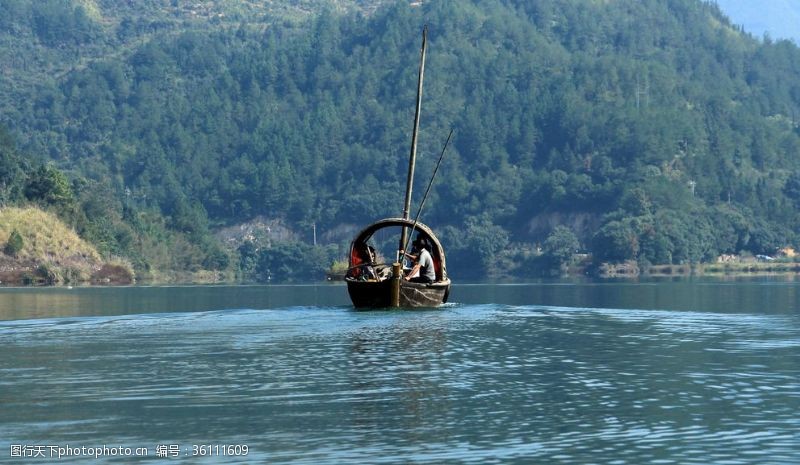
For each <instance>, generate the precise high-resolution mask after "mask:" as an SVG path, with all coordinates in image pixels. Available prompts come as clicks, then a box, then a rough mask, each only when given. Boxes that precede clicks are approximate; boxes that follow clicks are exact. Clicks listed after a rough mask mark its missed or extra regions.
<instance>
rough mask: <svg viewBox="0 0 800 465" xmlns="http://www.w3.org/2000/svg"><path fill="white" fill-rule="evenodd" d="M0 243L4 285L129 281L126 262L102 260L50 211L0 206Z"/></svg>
mask: <svg viewBox="0 0 800 465" xmlns="http://www.w3.org/2000/svg"><path fill="white" fill-rule="evenodd" d="M14 236H16V239H15V238H14ZM0 244H6V247H5V249H4V251H3V253H2V254H0V280H2V282H4V283H6V284H9V283H10V284H19V283H23V284H34V283H47V284H55V283H63V282H87V281H92V280H93V281H95V282H108V281H111V279H112V278H113V279H114V281H115V282H123V283H130V282H131V280H132V278H133V274H132V270H131V267H130V265H129V264H126V263H125V262H124V261H121V260H117V261H116V262H114V263H107V262H105V261H104V260H103V259H102V258H101V256H100V254H99V253H98V252H97V250H96V249H95V248H94V247H93V246H92V245H91V244H89V243H87V242H86V241H85V240H83V239H81V238H80V237H79V236H78V235H77V233H75V231H74V230H72V229H71V228H69V227H67V226H66V225H65V224H64V223H63V222H62V221H61V220H59V219H58V218H57V217H56V216H55V215H54V214H51V213H47V212H45V211H42V210H40V209H38V208H35V207H28V208H15V207H8V208H0ZM15 244H16V245H15Z"/></svg>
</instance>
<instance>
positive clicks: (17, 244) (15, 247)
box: [3, 229, 25, 257]
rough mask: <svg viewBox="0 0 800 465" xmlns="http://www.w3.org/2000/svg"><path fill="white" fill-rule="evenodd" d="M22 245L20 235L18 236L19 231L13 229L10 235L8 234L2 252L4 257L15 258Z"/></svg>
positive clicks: (23, 243)
mask: <svg viewBox="0 0 800 465" xmlns="http://www.w3.org/2000/svg"><path fill="white" fill-rule="evenodd" d="M24 245H25V242H24V241H23V240H22V235H20V233H19V231H17V230H16V229H15V230H13V231H11V234H9V236H8V242H7V243H6V246H5V248H4V249H3V251H4V252H5V253H6V255H10V256H12V257H16V256H17V254H18V253H19V252H20V251H21V250H22V247H23V246H24Z"/></svg>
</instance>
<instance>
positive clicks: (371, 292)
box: [345, 28, 450, 308]
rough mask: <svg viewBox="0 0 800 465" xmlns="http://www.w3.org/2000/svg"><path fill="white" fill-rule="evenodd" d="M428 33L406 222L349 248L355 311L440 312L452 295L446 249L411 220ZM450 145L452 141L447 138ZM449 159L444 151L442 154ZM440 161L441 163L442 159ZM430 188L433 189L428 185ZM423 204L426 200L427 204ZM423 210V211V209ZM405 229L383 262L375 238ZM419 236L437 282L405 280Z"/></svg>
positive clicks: (364, 234) (380, 224)
mask: <svg viewBox="0 0 800 465" xmlns="http://www.w3.org/2000/svg"><path fill="white" fill-rule="evenodd" d="M426 47H427V28H426V29H424V30H423V32H422V50H421V51H420V65H419V79H418V81H417V105H416V111H415V113H414V131H413V133H412V137H411V153H410V155H409V161H408V176H407V181H406V196H405V206H404V208H403V216H402V217H401V218H386V219H382V220H379V221H376V222H375V223H372V224H370V225H369V226H367V227H366V228H364V229H363V230H362V231H361V232H360V233H359V234H358V235H357V236H356V237H355V239H353V242H352V243H351V244H350V257H349V264H350V268H349V270H348V272H347V275H346V276H345V281H346V282H347V292H348V293H349V294H350V300H352V301H353V305H354V306H355V307H359V308H362V307H373V308H375V307H377V308H382V307H436V306H439V305H441V304H443V303H446V302H447V298H448V296H449V294H450V279H449V278H448V277H447V265H446V260H445V254H444V248H443V247H442V244H441V243H440V242H439V239H438V238H437V237H436V235H435V234H434V233H433V231H432V230H431V229H430V228H429V227H428V226H426V225H424V224H422V223H420V222H418V219H419V213H417V219H415V220H411V219H410V218H409V210H410V208H411V190H412V186H413V180H414V164H415V161H416V156H417V134H418V133H419V115H420V109H421V103H422V79H423V75H424V70H425V51H426ZM448 140H449V139H448ZM442 154H444V152H442ZM440 161H441V160H440ZM429 187H430V186H429ZM423 202H424V199H423ZM420 210H421V208H420ZM392 228H393V229H399V230H400V242H399V245H398V247H397V255H396V256H395V257H394V262H393V263H391V264H389V263H380V260H379V258H378V257H377V256H376V254H375V253H374V249H373V247H372V246H371V245H370V239H371V238H372V237H373V236H374V235H375V234H376V233H379V232H381V231H384V230H391V229H392ZM415 233H416V235H417V239H416V240H415V241H420V242H421V243H423V244H425V248H426V249H428V252H429V253H430V254H431V258H432V259H433V267H434V271H435V274H436V279H435V280H434V282H432V283H418V282H412V281H408V280H406V279H405V275H404V267H403V262H404V260H405V259H406V255H407V252H406V250H407V248H408V244H409V238H410V237H412V236H413V235H414V234H415Z"/></svg>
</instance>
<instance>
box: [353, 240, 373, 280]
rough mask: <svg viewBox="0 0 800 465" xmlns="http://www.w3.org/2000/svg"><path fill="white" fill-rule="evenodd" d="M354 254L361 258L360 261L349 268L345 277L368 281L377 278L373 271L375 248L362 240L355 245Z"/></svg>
mask: <svg viewBox="0 0 800 465" xmlns="http://www.w3.org/2000/svg"><path fill="white" fill-rule="evenodd" d="M356 255H357V256H358V257H359V258H360V259H361V263H360V264H359V265H356V266H355V267H353V268H351V269H350V270H349V271H348V272H347V275H346V278H349V279H355V280H358V281H370V280H375V279H378V276H377V274H376V273H375V267H374V266H375V258H376V257H375V248H374V247H372V246H371V245H368V244H366V243H364V242H362V243H360V244H358V245H357V246H356Z"/></svg>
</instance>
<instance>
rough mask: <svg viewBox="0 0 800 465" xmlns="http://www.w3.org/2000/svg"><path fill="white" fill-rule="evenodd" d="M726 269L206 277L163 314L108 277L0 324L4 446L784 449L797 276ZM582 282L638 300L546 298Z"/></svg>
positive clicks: (789, 429)
mask: <svg viewBox="0 0 800 465" xmlns="http://www.w3.org/2000/svg"><path fill="white" fill-rule="evenodd" d="M727 286H728V285H727V284H722V285H720V286H717V287H715V286H705V287H706V288H707V289H706V290H707V292H709V293H710V295H707V296H702V295H700V294H702V289H701V290H691V291H688V292H693V293H695V295H694V297H692V298H691V299H692V300H694V301H697V300H701V301H705V302H712V301H713V302H714V304H713V305H712V306H710V307H705V308H703V307H698V308H694V309H683V308H680V305H682V303H681V302H685V301H683V300H680V299H682V298H685V297H676V299H677V300H675V299H673V300H670V299H665V300H664V301H663V302H659V301H657V300H652V299H653V296H654V295H656V294H659V293H661V292H666V294H664V295H671V293H669V292H667V291H656V290H654V289H650V287H649V286H640V287H637V288H636V289H645V292H643V294H641V295H639V296H635V295H627V296H625V297H623V296H619V295H618V296H614V295H613V286H606V287H603V286H597V287H592V286H589V285H586V286H583V287H580V286H550V287H551V288H553V289H547V290H542V289H541V287H536V286H532V287H527V288H526V287H525V286H503V287H500V288H497V287H492V288H491V289H489V288H486V289H485V290H486V291H487V292H486V293H484V294H482V295H483V297H481V295H479V293H478V289H479V286H474V287H466V288H462V291H461V292H462V294H461V296H462V299H461V300H459V302H461V303H458V304H453V305H449V306H447V307H445V308H444V309H442V310H433V311H431V310H428V311H406V312H400V311H376V312H357V311H354V310H352V309H351V308H349V307H348V306H346V305H345V304H342V305H341V306H330V305H324V304H322V305H321V304H313V305H303V306H299V305H288V306H287V305H285V306H280V305H278V306H275V307H271V306H269V305H251V306H249V307H248V306H244V305H242V303H243V301H244V300H247V299H254V298H255V297H256V296H257V295H258V293H261V292H265V291H264V290H263V289H260V288H253V289H252V291H251V292H252V294H251V295H246V294H247V292H245V295H242V293H241V292H239V291H237V290H236V289H235V288H213V289H215V292H216V295H215V297H213V298H212V297H210V295H209V294H204V297H203V298H200V299H197V300H192V299H193V298H192V297H187V299H188V300H187V301H188V303H187V301H182V302H181V303H175V304H174V305H177V307H176V310H175V311H172V312H170V311H169V310H168V309H165V308H164V305H165V304H164V303H163V302H158V303H157V302H156V300H158V299H153V300H152V301H148V300H147V299H138V301H137V299H131V300H130V301H129V303H128V304H126V305H130V307H124V306H122V305H120V302H121V301H122V300H124V299H127V298H128V297H124V298H120V299H122V300H114V299H113V298H110V297H111V296H107V297H108V298H107V299H106V302H107V305H108V307H106V308H111V307H113V308H114V309H115V310H113V311H111V310H108V311H106V312H105V313H104V312H102V311H98V308H102V305H100V304H101V303H102V300H103V299H99V298H97V297H96V296H91V297H90V298H89V299H88V300H89V301H91V302H94V303H96V304H98V307H94V310H93V312H94V313H93V314H90V313H82V312H80V311H72V312H71V313H69V315H68V316H63V317H60V316H57V315H53V314H47V312H46V311H45V310H44V309H43V310H42V311H41V312H42V313H41V314H39V315H36V317H37V318H36V319H16V320H11V319H8V320H7V321H0V348H2V350H3V357H0V405H2V406H3V408H2V409H0V460H4V459H8V458H9V454H10V447H11V445H12V444H29V445H34V444H60V445H65V444H70V445H73V446H75V445H77V446H81V445H82V446H89V447H94V446H98V445H103V444H116V445H121V446H125V447H147V448H148V449H149V452H150V460H152V459H153V458H154V456H155V450H156V446H157V445H159V444H177V445H180V446H181V447H182V448H191V446H192V445H193V444H247V445H248V446H249V455H248V456H247V457H244V458H242V457H239V458H238V459H237V458H236V457H224V458H223V459H222V460H220V457H216V458H215V459H216V460H215V461H224V462H226V463H227V462H236V461H237V460H239V461H240V462H241V463H292V464H312V463H313V464H317V463H323V464H325V463H329V464H335V463H337V464H338V463H481V464H483V463H504V464H505V463H525V464H527V463H548V464H549V463H609V464H611V463H618V464H641V463H680V464H687V463H697V464H700V463H702V464H707V463H730V464H738V463H741V464H764V463H773V464H778V463H781V464H783V463H800V417H798V416H797V412H798V411H800V324H799V323H800V317H799V316H798V314H797V311H796V308H797V307H796V304H795V303H794V301H793V299H794V295H795V293H794V291H795V290H794V288H793V286H789V285H786V284H778V285H775V286H773V287H772V288H770V289H766V288H767V287H768V286H764V285H762V284H757V285H755V284H754V285H752V286H750V290H751V292H754V293H756V294H757V295H756V297H747V298H745V297H744V296H743V295H742V294H741V293H742V292H743V291H741V289H739V288H736V287H732V288H727ZM570 287H572V288H574V289H573V290H576V291H577V294H578V295H574V294H569V293H566V292H565V293H564V294H558V292H562V289H569V288H570ZM719 287H723V289H722V290H721V289H720V288H719ZM555 288H557V290H554V289H555ZM790 288H791V289H790ZM226 289H227V290H226ZM320 289H322V291H320V292H318V293H317V296H316V298H320V296H323V294H324V293H326V292H328V290H330V289H333V290H336V287H333V288H327V287H322V288H320ZM502 289H506V290H508V292H506V293H504V291H503V290H502ZM587 289H588V290H592V289H593V290H592V292H595V293H597V294H602V296H601V297H598V298H597V300H596V302H597V303H607V302H609V301H615V300H616V301H621V300H624V299H628V301H629V302H640V301H644V300H649V301H650V302H651V303H652V305H651V306H646V305H642V306H639V307H633V308H630V307H629V308H626V307H625V306H623V305H620V306H616V307H615V306H603V305H562V304H563V301H569V300H570V299H586V298H588V297H587V295H588V294H590V293H591V292H589V291H587ZM619 289H620V290H619V292H620V293H622V294H625V293H630V291H631V289H630V288H626V287H624V286H623V287H621V288H619ZM207 290H208V288H195V289H192V288H189V289H186V288H183V289H181V290H179V291H175V292H176V293H178V294H184V293H186V294H191V293H192V292H200V293H201V294H202V293H205V292H207ZM339 290H342V289H339ZM305 291H308V289H305ZM454 291H455V289H454ZM523 291H524V293H526V294H524V295H528V296H531V295H534V296H535V295H537V292H539V293H540V294H538V295H539V296H540V297H542V298H546V297H547V296H546V295H545V294H546V293H551V294H550V298H554V299H560V301H561V303H562V304H559V303H554V302H529V303H522V302H520V300H522V299H523V298H524V295H523ZM598 291H599V292H598ZM723 291H728V292H732V293H734V294H735V295H738V296H739V297H740V298H741V300H742V302H743V304H742V305H741V306H737V305H734V306H732V307H726V305H729V304H728V303H727V302H728V300H729V299H724V298H721V297H720V296H722V295H723V294H725V292H723ZM789 291H791V292H789ZM64 292H66V291H64ZM109 292H110V291H109ZM489 292H491V293H494V295H489V296H488V297H487V295H488V293H489ZM89 293H90V294H91V292H89ZM301 293H303V294H305V296H304V297H302V298H309V297H308V294H310V293H309V292H301ZM469 293H474V295H470V294H469ZM45 294H46V293H45ZM759 294H760V295H759ZM767 294H769V297H766V296H767ZM77 295H78V301H80V300H81V298H84V301H86V300H85V295H84V296H83V297H81V294H77ZM714 296H716V300H715V299H714ZM46 297H52V295H47V296H46ZM273 297H274V296H273ZM172 298H173V299H177V296H175V295H173V296H172ZM323 298H324V296H323ZM344 298H345V299H346V296H344ZM529 298H530V297H529ZM92 299H96V300H92ZM213 299H217V300H213ZM757 299H760V302H757V303H756V300H757ZM466 300H472V302H474V303H468V302H466ZM484 300H496V301H499V302H494V303H482V301H484ZM720 300H723V301H725V302H726V303H724V304H720V302H719V301H720ZM199 301H202V302H203V304H200V303H198V302H199ZM225 301H227V302H229V303H230V305H229V306H227V307H222V308H215V309H208V305H216V304H218V303H220V302H225ZM747 302H753V305H755V306H754V307H747V306H748V305H750V304H748V303H747ZM170 305H172V304H170ZM192 305H197V306H198V310H196V311H192V310H191V308H190V307H191V306H192ZM337 305H339V304H337ZM743 306H745V307H743ZM676 307H677V309H675V308H676ZM0 308H2V309H3V310H2V311H3V312H6V313H4V315H5V316H6V317H8V316H9V313H8V311H9V306H8V304H7V303H4V304H2V306H0ZM125 308H131V309H136V310H134V311H137V312H138V313H127V314H126V313H125ZM185 450H186V449H182V452H181V454H182V457H180V458H182V459H184V461H186V462H187V463H194V462H195V461H196V457H191V456H190V451H189V452H185ZM29 460H33V459H29ZM62 460H64V461H67V462H69V461H70V460H67V459H62ZM165 460H166V459H165ZM71 461H72V462H73V463H78V462H80V463H84V462H87V460H85V459H80V460H78V459H75V458H73V459H71ZM208 461H211V458H209V460H208ZM89 462H95V463H126V462H136V459H133V458H130V459H120V458H115V459H114V458H98V459H96V460H95V459H93V460H89Z"/></svg>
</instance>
